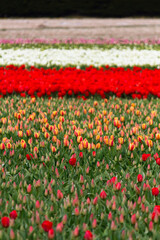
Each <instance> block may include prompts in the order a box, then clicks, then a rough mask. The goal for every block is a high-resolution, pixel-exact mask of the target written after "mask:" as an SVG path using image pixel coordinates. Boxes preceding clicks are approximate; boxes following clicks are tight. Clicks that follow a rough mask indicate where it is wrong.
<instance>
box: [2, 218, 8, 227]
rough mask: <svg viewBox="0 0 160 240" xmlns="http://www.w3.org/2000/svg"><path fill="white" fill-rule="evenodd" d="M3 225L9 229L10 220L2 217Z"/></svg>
mask: <svg viewBox="0 0 160 240" xmlns="http://www.w3.org/2000/svg"><path fill="white" fill-rule="evenodd" d="M1 224H2V226H3V227H4V228H8V227H9V218H8V217H2V218H1Z"/></svg>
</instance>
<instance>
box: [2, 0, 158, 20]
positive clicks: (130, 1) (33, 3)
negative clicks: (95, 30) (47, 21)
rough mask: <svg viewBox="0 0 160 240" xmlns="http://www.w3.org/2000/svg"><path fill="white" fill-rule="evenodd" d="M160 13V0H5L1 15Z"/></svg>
mask: <svg viewBox="0 0 160 240" xmlns="http://www.w3.org/2000/svg"><path fill="white" fill-rule="evenodd" d="M79 16H82V17H83V16H84V17H102V18H103V17H138V16H142V17H143V16H146V17H154V16H155V17H159V16H160V0H152V1H146V0H97V1H95V0H14V1H13V0H12V1H11V0H1V1H0V17H79Z"/></svg>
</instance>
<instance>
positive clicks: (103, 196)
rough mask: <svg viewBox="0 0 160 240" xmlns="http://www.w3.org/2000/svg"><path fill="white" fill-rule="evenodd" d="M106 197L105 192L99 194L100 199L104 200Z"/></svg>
mask: <svg viewBox="0 0 160 240" xmlns="http://www.w3.org/2000/svg"><path fill="white" fill-rule="evenodd" d="M106 197H107V194H106V192H105V191H102V192H101V193H100V198H102V199H105V198H106Z"/></svg>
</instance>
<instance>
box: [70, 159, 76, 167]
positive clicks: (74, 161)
mask: <svg viewBox="0 0 160 240" xmlns="http://www.w3.org/2000/svg"><path fill="white" fill-rule="evenodd" d="M69 164H70V165H71V166H75V165H76V158H70V159H69Z"/></svg>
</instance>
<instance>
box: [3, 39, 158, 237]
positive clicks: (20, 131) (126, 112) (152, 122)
mask: <svg viewBox="0 0 160 240" xmlns="http://www.w3.org/2000/svg"><path fill="white" fill-rule="evenodd" d="M159 44H160V42H152V41H149V40H146V41H142V42H136V41H135V42H130V41H126V42H125V41H124V42H123V41H118V40H117V41H115V42H114V41H109V40H108V41H107V40H106V41H100V42H98V41H97V42H96V41H94V40H93V41H91V40H88V42H87V41H85V40H82V39H81V40H79V41H77V42H76V40H75V41H74V40H68V41H66V42H58V41H57V42H56V41H55V42H45V41H42V40H36V41H30V40H26V41H24V42H23V41H22V40H19V41H17V42H14V41H5V40H1V41H0V239H2V240H8V239H17V240H20V239H28V240H32V239H33V240H34V239H35V240H42V239H44V240H45V239H55V240H63V239H64V240H68V239H69V240H70V239H75V240H76V239H77V240H79V239H80V240H81V239H85V240H103V239H104V240H119V239H129V240H132V239H139V240H142V239H144V240H147V239H159V235H160V227H159V226H160V193H159V191H160V114H159V112H160V45H159Z"/></svg>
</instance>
